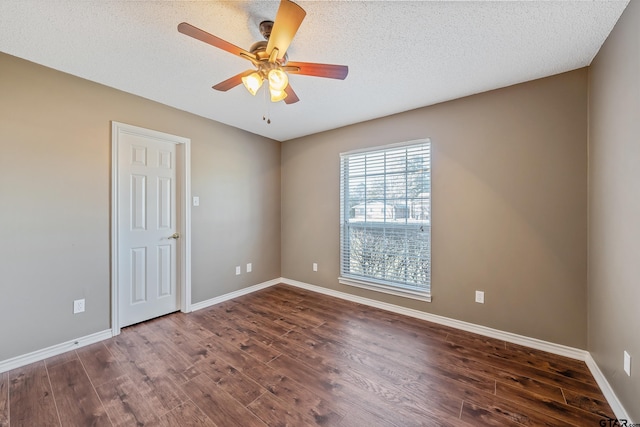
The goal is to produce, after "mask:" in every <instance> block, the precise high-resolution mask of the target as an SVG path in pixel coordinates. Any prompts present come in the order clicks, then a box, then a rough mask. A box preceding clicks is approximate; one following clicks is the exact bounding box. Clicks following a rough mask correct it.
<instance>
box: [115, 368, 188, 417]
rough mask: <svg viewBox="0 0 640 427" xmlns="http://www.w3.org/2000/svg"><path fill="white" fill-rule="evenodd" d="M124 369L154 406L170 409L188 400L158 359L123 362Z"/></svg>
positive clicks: (165, 409)
mask: <svg viewBox="0 0 640 427" xmlns="http://www.w3.org/2000/svg"><path fill="white" fill-rule="evenodd" d="M123 369H125V371H126V372H127V376H128V377H129V378H131V380H132V381H133V382H134V383H135V385H136V386H137V389H138V391H139V393H140V394H141V395H142V396H143V398H144V399H145V400H147V401H149V402H152V403H153V406H154V407H161V408H162V409H163V410H164V411H169V410H171V409H173V408H175V407H177V406H179V405H180V404H182V403H183V402H185V401H187V400H188V397H187V395H186V394H184V392H183V391H182V389H181V388H180V387H178V386H177V385H176V383H175V382H173V380H172V378H171V376H170V375H169V374H167V368H166V367H164V366H162V365H160V361H158V360H155V359H151V358H149V359H146V360H145V359H143V360H131V361H129V362H127V363H125V364H123Z"/></svg>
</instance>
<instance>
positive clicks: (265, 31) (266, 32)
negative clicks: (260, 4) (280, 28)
mask: <svg viewBox="0 0 640 427" xmlns="http://www.w3.org/2000/svg"><path fill="white" fill-rule="evenodd" d="M259 28H260V34H262V37H264V39H265V40H269V37H270V36H271V30H272V29H273V21H262V22H261V23H260V27H259Z"/></svg>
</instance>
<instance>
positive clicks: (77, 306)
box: [73, 298, 84, 314]
mask: <svg viewBox="0 0 640 427" xmlns="http://www.w3.org/2000/svg"><path fill="white" fill-rule="evenodd" d="M82 312H84V298H83V299H77V300H75V301H74V302H73V314H78V313H82Z"/></svg>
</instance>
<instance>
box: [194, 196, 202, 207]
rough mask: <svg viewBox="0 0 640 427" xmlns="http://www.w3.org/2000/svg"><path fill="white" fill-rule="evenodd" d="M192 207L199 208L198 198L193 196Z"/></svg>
mask: <svg viewBox="0 0 640 427" xmlns="http://www.w3.org/2000/svg"><path fill="white" fill-rule="evenodd" d="M193 206H200V197H198V196H193Z"/></svg>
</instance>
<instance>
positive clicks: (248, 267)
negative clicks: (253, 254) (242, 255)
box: [247, 262, 253, 273]
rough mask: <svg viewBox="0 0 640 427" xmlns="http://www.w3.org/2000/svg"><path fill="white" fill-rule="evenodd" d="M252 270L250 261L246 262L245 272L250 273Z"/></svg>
mask: <svg viewBox="0 0 640 427" xmlns="http://www.w3.org/2000/svg"><path fill="white" fill-rule="evenodd" d="M252 270H253V266H252V265H251V263H250V262H248V263H247V273H251V271H252Z"/></svg>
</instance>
